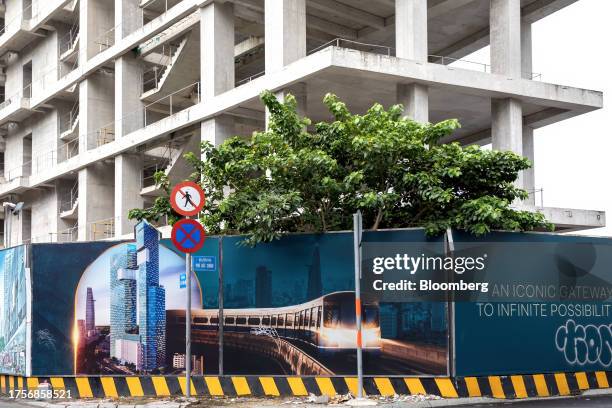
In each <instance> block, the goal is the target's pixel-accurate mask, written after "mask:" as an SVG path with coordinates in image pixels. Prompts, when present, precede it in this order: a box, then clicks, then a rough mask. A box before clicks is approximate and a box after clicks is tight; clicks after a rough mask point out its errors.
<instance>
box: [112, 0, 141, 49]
mask: <svg viewBox="0 0 612 408" xmlns="http://www.w3.org/2000/svg"><path fill="white" fill-rule="evenodd" d="M139 4H140V0H115V27H117V29H116V30H115V42H119V41H120V40H121V39H123V38H124V37H125V36H126V35H128V34H131V33H133V32H134V31H136V30H137V29H139V28H140V27H142V9H141V8H140V5H139Z"/></svg>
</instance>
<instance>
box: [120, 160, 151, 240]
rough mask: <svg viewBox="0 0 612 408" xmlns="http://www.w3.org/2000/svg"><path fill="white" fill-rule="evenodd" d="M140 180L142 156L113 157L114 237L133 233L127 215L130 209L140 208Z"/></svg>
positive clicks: (141, 201)
mask: <svg viewBox="0 0 612 408" xmlns="http://www.w3.org/2000/svg"><path fill="white" fill-rule="evenodd" d="M141 178H142V156H141V155H139V154H120V155H119V156H116V157H115V222H116V224H115V236H117V237H120V236H122V235H125V234H129V233H132V232H133V227H134V222H133V221H130V220H128V217H127V214H128V211H130V210H131V209H132V208H142V206H143V204H144V200H143V198H142V196H141V195H140V189H141Z"/></svg>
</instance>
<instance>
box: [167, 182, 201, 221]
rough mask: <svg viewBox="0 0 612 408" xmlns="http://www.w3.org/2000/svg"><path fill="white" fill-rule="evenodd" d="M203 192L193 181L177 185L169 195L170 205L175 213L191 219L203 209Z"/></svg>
mask: <svg viewBox="0 0 612 408" xmlns="http://www.w3.org/2000/svg"><path fill="white" fill-rule="evenodd" d="M204 201H205V198H204V191H203V190H202V187H200V186H199V185H198V184H197V183H194V182H193V181H183V182H182V183H178V184H177V185H176V186H174V188H173V189H172V193H170V205H171V206H172V209H173V210H174V211H176V212H177V213H179V214H181V215H184V216H186V217H191V216H194V215H196V214H197V213H199V212H200V211H202V208H203V207H204Z"/></svg>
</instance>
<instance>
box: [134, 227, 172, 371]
mask: <svg viewBox="0 0 612 408" xmlns="http://www.w3.org/2000/svg"><path fill="white" fill-rule="evenodd" d="M135 230H136V233H135V235H136V250H137V260H138V283H137V287H138V305H139V310H138V331H139V335H140V345H141V350H140V354H141V369H142V370H143V371H151V370H153V369H155V368H158V367H160V366H162V365H164V363H165V357H166V291H165V289H164V287H163V286H160V284H159V232H158V231H157V230H156V229H155V228H154V227H153V226H151V225H150V224H149V223H148V222H146V221H141V222H140V223H138V224H137V225H136V227H135Z"/></svg>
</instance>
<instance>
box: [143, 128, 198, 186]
mask: <svg viewBox="0 0 612 408" xmlns="http://www.w3.org/2000/svg"><path fill="white" fill-rule="evenodd" d="M186 139H188V137H181V138H178V139H174V140H172V141H170V142H168V143H167V144H164V145H162V146H158V147H157V148H162V149H163V150H162V152H161V154H160V155H159V156H158V157H157V158H156V159H155V162H154V163H152V164H149V165H147V166H144V167H143V169H142V173H141V175H142V177H141V183H140V186H141V188H145V187H151V186H154V185H155V173H157V172H158V171H165V170H167V169H168V166H170V164H172V160H173V158H175V157H176V155H177V154H178V152H179V151H180V149H181V146H182V145H183V143H186V142H187V140H186ZM151 150H153V149H151Z"/></svg>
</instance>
